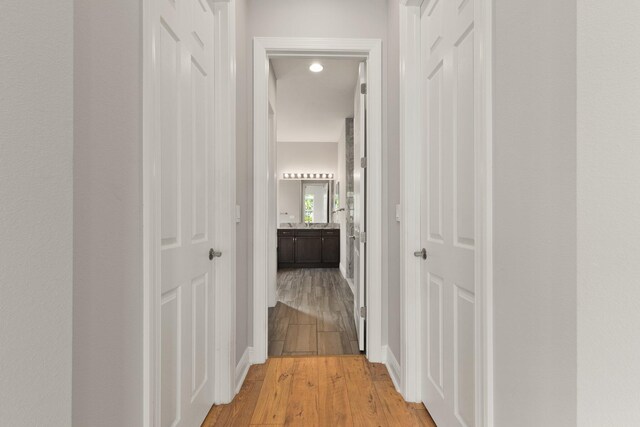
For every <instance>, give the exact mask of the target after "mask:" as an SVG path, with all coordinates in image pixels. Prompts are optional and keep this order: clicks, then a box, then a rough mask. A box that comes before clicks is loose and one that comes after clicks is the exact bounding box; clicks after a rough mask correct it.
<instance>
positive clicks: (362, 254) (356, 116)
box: [353, 62, 367, 351]
mask: <svg viewBox="0 0 640 427" xmlns="http://www.w3.org/2000/svg"><path fill="white" fill-rule="evenodd" d="M358 74H359V76H358V86H357V87H356V93H355V99H354V113H353V229H354V233H353V234H354V236H355V242H354V245H353V248H354V250H353V283H354V287H355V290H356V294H355V295H354V312H353V314H354V317H355V322H356V330H357V333H358V346H359V348H360V351H364V349H365V335H366V333H365V317H364V316H363V315H362V313H361V311H360V309H361V308H363V307H366V298H365V297H366V275H365V271H366V270H365V266H366V262H365V260H366V239H365V238H363V236H364V235H365V232H366V194H367V193H366V168H364V167H362V166H363V165H362V164H361V159H362V158H366V151H367V150H366V149H367V144H366V103H365V94H364V93H363V92H364V91H363V90H362V89H361V88H362V87H364V86H363V85H366V67H365V63H364V62H363V63H361V64H360V67H359V70H358Z"/></svg>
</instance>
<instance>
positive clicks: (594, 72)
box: [577, 0, 640, 426]
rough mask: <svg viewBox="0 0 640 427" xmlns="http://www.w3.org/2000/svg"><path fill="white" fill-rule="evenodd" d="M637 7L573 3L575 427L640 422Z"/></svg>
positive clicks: (627, 0)
mask: <svg viewBox="0 0 640 427" xmlns="http://www.w3.org/2000/svg"><path fill="white" fill-rule="evenodd" d="M639 21H640V3H639V2H638V1H637V0H621V1H616V2H599V1H594V0H583V1H579V2H578V69H577V75H578V313H577V318H578V425H580V426H605V425H606V426H637V425H640V404H639V400H640V364H639V363H638V361H639V360H640V337H639V333H640V315H638V302H639V301H640V286H639V285H640V262H638V256H639V255H640V120H639V118H640V79H639V78H638V75H639V74H638V70H640V26H638V22H639Z"/></svg>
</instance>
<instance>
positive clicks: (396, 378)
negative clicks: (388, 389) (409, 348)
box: [383, 345, 402, 394]
mask: <svg viewBox="0 0 640 427" xmlns="http://www.w3.org/2000/svg"><path fill="white" fill-rule="evenodd" d="M383 352H384V364H385V366H386V367H387V370H388V371H389V376H391V381H393V385H394V386H395V388H396V391H397V392H398V393H400V394H402V388H401V387H400V364H399V363H398V359H396V356H395V355H394V354H393V351H391V348H389V346H388V345H385V346H383Z"/></svg>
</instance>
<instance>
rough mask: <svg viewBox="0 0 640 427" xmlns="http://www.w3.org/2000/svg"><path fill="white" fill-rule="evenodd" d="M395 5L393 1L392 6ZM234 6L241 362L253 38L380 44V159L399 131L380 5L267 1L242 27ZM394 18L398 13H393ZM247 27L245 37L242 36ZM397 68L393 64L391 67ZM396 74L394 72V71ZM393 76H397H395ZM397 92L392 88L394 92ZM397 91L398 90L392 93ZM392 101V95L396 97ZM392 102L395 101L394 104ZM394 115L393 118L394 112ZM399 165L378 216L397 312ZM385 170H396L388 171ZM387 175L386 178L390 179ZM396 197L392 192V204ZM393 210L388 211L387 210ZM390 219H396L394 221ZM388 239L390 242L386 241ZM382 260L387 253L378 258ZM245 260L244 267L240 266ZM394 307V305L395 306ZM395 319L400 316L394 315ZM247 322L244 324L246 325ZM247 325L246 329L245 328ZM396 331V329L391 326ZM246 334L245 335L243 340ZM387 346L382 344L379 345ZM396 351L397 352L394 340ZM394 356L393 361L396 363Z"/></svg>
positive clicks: (255, 1)
mask: <svg viewBox="0 0 640 427" xmlns="http://www.w3.org/2000/svg"><path fill="white" fill-rule="evenodd" d="M394 2H396V0H394ZM241 3H243V2H238V5H237V13H238V19H237V21H236V22H237V24H238V28H237V31H238V38H237V49H238V50H237V53H238V109H237V113H238V116H237V117H238V139H237V156H238V160H237V168H238V171H237V173H238V175H237V185H238V187H237V194H238V203H240V204H241V206H242V212H243V219H242V222H241V224H240V225H239V229H238V283H237V321H238V337H237V358H238V360H239V359H240V357H241V356H242V354H243V352H244V349H245V348H246V346H247V345H251V340H252V338H251V336H252V333H253V331H252V322H253V317H252V313H251V310H252V304H253V302H252V290H251V272H250V268H251V267H250V266H251V261H252V260H251V253H250V252H251V247H252V243H251V233H252V229H251V221H252V218H251V210H252V206H251V202H252V199H253V194H252V179H253V178H252V167H253V160H252V158H253V148H252V138H253V137H252V101H251V96H252V56H251V55H252V52H253V50H252V40H253V37H258V36H261V37H275V36H280V37H364V38H379V39H382V42H383V105H384V106H385V110H384V111H383V133H384V137H383V150H384V152H385V153H387V152H391V153H396V152H397V149H398V148H397V146H398V136H397V133H398V129H397V120H398V119H397V118H396V119H395V123H396V124H395V125H394V126H395V127H394V131H393V132H395V133H391V134H390V133H389V129H388V124H387V122H388V117H387V107H386V105H387V96H388V91H389V88H388V87H387V85H388V79H389V77H388V75H387V73H388V71H389V68H388V60H387V52H388V49H389V48H388V46H387V24H388V23H387V13H388V7H389V6H388V4H387V1H385V0H352V1H342V0H326V1H322V2H319V1H316V0H272V1H268V2H265V1H263V0H247V1H246V13H247V15H246V21H245V16H244V8H245V6H244V4H241ZM396 14H397V11H396ZM245 25H246V31H244V30H243V28H245ZM393 67H396V68H397V67H398V64H395V65H393ZM396 71H397V70H396ZM396 75H397V74H396ZM395 87H397V84H396V86H395ZM394 90H396V91H397V89H394ZM396 96H397V95H396ZM396 102H397V101H396ZM390 111H394V113H395V114H397V109H396V110H390ZM398 165H399V160H398V159H397V154H395V157H394V158H393V159H391V160H390V163H387V164H385V165H384V166H383V167H384V168H385V170H383V178H384V181H385V182H386V181H389V182H391V184H390V186H389V184H387V185H386V186H385V196H384V198H383V204H384V206H385V209H384V212H383V221H384V231H383V232H384V237H383V238H384V240H383V241H384V242H385V243H386V244H388V245H394V244H395V245H396V246H397V247H395V248H393V247H390V246H387V247H386V250H388V254H389V255H390V256H389V259H391V261H390V262H391V263H392V264H393V265H392V267H391V268H389V266H387V265H385V264H386V261H385V264H383V274H384V276H383V287H384V289H383V295H386V293H387V286H388V285H389V283H390V280H389V276H393V279H392V282H393V283H394V285H393V286H394V290H393V292H396V293H397V297H395V298H392V297H391V296H390V297H389V301H390V303H392V304H395V302H398V304H397V305H398V307H399V288H398V283H397V282H398V281H399V277H400V274H399V261H398V260H397V259H396V258H397V255H395V254H397V253H398V252H399V238H398V236H397V232H398V230H397V228H398V227H397V225H394V227H395V228H396V230H395V231H394V230H393V229H391V230H390V229H389V222H390V218H389V211H390V210H391V209H394V210H395V204H396V203H397V200H390V199H389V198H388V197H387V194H389V193H391V190H392V189H393V188H399V175H398ZM387 168H395V170H393V169H389V170H387ZM390 171H391V173H389V172H390ZM398 193H399V191H394V192H393V193H391V194H394V197H395V199H397V194H398ZM391 206H393V208H391ZM393 218H395V215H394V217H393ZM390 234H393V236H392V237H391V238H389V237H388V235H390ZM383 255H384V256H385V257H384V259H385V260H386V259H387V257H386V255H387V253H386V252H385V253H384V254H383ZM245 260H246V262H245ZM394 301H395V302H394ZM388 309H389V307H388V306H386V305H384V304H383V324H385V325H386V323H387V318H388V317H389V316H388ZM398 315H399V312H398ZM247 321H248V324H247V323H246V322H247ZM396 323H397V331H398V334H394V336H395V335H399V331H400V327H399V324H400V323H399V319H396ZM245 325H246V326H245ZM394 328H395V326H394ZM245 334H246V335H245ZM384 338H386V337H384ZM383 343H384V344H386V341H383ZM394 345H397V349H395V348H394V352H396V351H397V352H399V347H400V346H399V339H398V343H397V344H394ZM397 352H396V357H398V358H399V357H400V356H399V355H398V353H397Z"/></svg>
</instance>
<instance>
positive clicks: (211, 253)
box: [209, 248, 222, 259]
mask: <svg viewBox="0 0 640 427" xmlns="http://www.w3.org/2000/svg"><path fill="white" fill-rule="evenodd" d="M221 256H222V252H220V251H214V250H213V248H211V249H209V259H214V258H220V257H221Z"/></svg>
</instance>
